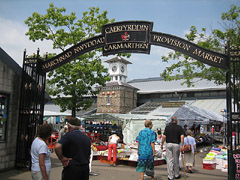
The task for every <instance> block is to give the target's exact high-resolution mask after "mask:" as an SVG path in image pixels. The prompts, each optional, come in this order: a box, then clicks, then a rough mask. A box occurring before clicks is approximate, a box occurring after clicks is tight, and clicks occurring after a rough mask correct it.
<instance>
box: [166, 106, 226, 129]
mask: <svg viewBox="0 0 240 180" xmlns="http://www.w3.org/2000/svg"><path fill="white" fill-rule="evenodd" d="M172 116H176V117H177V119H178V120H179V125H181V126H183V125H184V124H188V125H191V124H193V123H200V124H208V123H209V122H210V121H218V122H225V120H226V118H225V117H224V116H221V115H220V114H218V113H215V112H212V111H209V110H206V109H203V108H198V107H196V106H186V105H183V106H181V107H180V108H179V109H178V110H177V111H176V112H175V113H174V114H173V115H172ZM170 119H171V118H169V119H168V120H167V123H169V122H170Z"/></svg>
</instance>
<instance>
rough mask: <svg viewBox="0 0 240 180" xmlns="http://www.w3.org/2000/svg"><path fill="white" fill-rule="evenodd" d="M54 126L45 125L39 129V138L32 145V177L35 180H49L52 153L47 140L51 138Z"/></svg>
mask: <svg viewBox="0 0 240 180" xmlns="http://www.w3.org/2000/svg"><path fill="white" fill-rule="evenodd" d="M52 131H53V129H52V126H51V125H49V124H44V125H41V126H39V127H38V131H37V134H38V136H37V137H36V138H35V139H34V140H33V142H32V145H31V162H32V165H31V175H32V179H33V180H49V178H50V171H51V160H50V155H51V152H50V150H49V149H48V146H47V143H46V142H47V140H48V139H49V138H50V137H51V134H52Z"/></svg>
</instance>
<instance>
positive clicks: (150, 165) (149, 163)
mask: <svg viewBox="0 0 240 180" xmlns="http://www.w3.org/2000/svg"><path fill="white" fill-rule="evenodd" d="M144 125H145V129H143V130H141V131H140V132H139V135H138V137H137V143H138V163H137V168H136V171H137V172H140V176H141V180H144V172H145V173H146V175H148V176H151V177H152V180H155V178H154V156H155V146H154V143H155V132H154V131H153V130H152V127H153V125H152V121H150V120H146V121H145V123H144Z"/></svg>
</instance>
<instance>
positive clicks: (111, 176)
mask: <svg viewBox="0 0 240 180" xmlns="http://www.w3.org/2000/svg"><path fill="white" fill-rule="evenodd" d="M205 154H206V153H205V152H201V153H198V154H197V155H196V165H195V168H194V170H193V171H194V172H193V174H190V173H186V179H187V180H227V179H228V174H227V173H226V172H222V171H221V170H218V169H214V170H206V169H203V166H202V159H203V158H204V157H205ZM51 160H52V169H51V177H50V179H51V180H60V179H61V173H62V165H61V163H60V161H59V160H58V159H57V157H56V154H55V153H52V154H51ZM92 172H94V173H96V174H98V175H97V176H90V180H139V179H140V173H137V172H136V168H135V167H133V166H126V165H118V166H117V167H109V166H107V164H106V163H102V162H100V161H99V160H94V161H93V164H92ZM181 175H182V177H181V179H183V180H184V179H185V178H184V172H183V171H181ZM155 177H156V179H157V180H167V179H168V178H167V165H166V164H164V165H159V166H155ZM31 179H32V178H31V172H30V171H29V170H26V169H25V170H19V169H12V170H8V171H4V172H0V180H31ZM150 179H151V178H150V177H145V180H150Z"/></svg>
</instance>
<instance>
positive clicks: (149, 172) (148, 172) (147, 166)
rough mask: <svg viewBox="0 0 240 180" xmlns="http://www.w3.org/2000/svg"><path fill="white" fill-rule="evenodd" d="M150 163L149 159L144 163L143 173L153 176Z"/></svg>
mask: <svg viewBox="0 0 240 180" xmlns="http://www.w3.org/2000/svg"><path fill="white" fill-rule="evenodd" d="M150 164H151V161H149V162H148V163H147V165H146V170H145V174H146V175H147V176H154V169H150Z"/></svg>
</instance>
